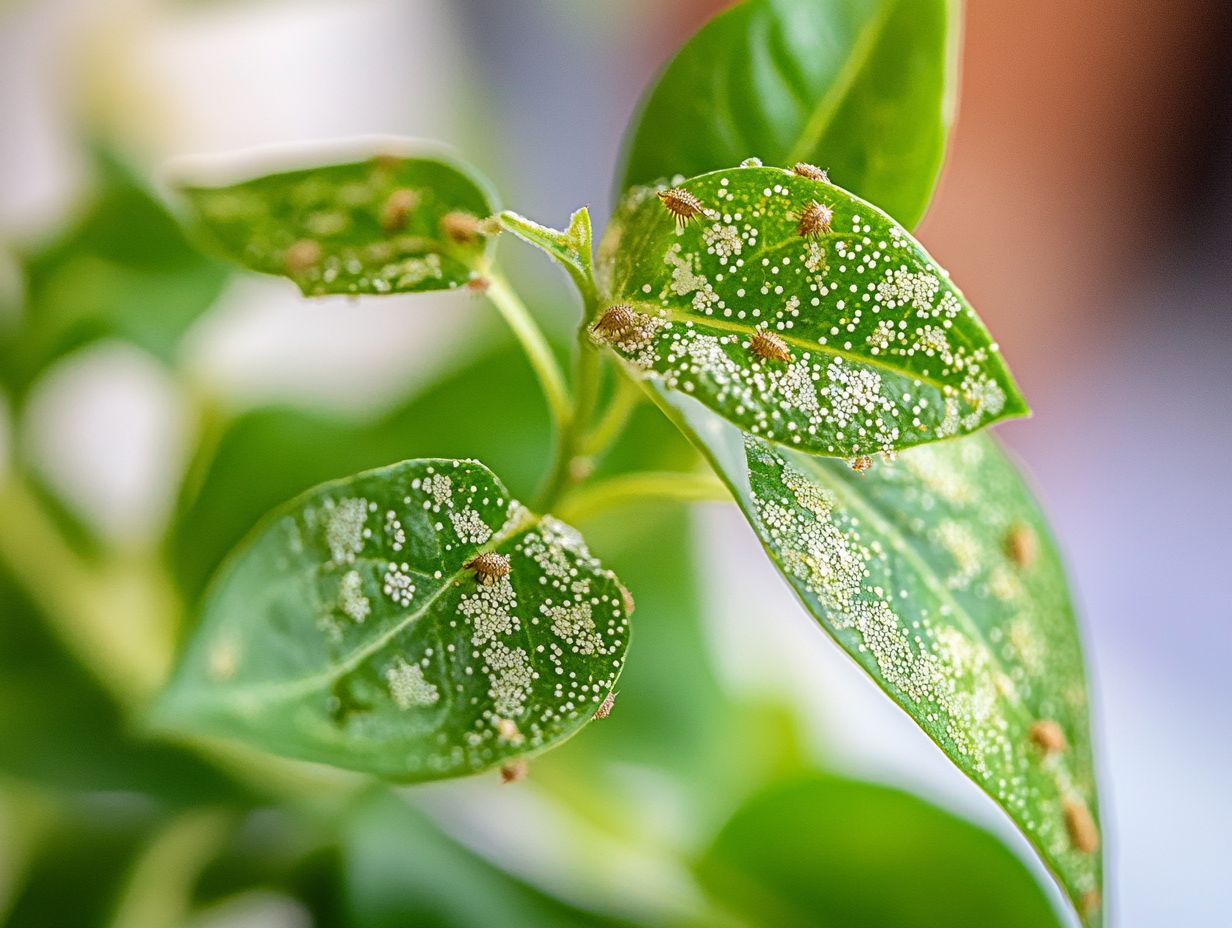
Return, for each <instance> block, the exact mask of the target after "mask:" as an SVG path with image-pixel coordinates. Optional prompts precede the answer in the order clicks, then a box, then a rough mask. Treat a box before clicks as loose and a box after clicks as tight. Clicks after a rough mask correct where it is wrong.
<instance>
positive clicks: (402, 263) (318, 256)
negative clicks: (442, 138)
mask: <svg viewBox="0 0 1232 928" xmlns="http://www.w3.org/2000/svg"><path fill="white" fill-rule="evenodd" d="M180 189H181V192H182V193H183V194H184V196H185V197H186V198H187V200H188V202H189V204H190V205H191V206H192V208H193V211H194V212H195V213H196V218H197V220H198V221H199V222H200V224H201V225H202V226H203V227H204V230H205V232H206V234H207V236H208V238H210V239H212V240H213V243H214V244H215V245H216V247H217V248H218V250H221V251H222V253H223V254H225V255H226V256H227V257H230V258H231V259H232V260H234V261H236V262H238V263H240V264H242V265H244V266H245V267H247V268H249V269H250V270H254V271H259V272H262V273H265V274H276V275H279V276H284V277H288V278H290V279H291V280H292V281H294V282H295V283H296V285H297V286H299V288H300V290H301V291H302V292H303V293H304V294H305V295H307V296H324V295H327V294H353V295H358V294H373V293H376V294H381V293H413V292H421V291H427V290H447V289H451V288H454V287H459V286H462V285H464V284H466V283H467V282H468V281H469V280H471V279H472V278H474V277H476V276H478V275H480V274H482V272H483V271H484V270H486V268H487V266H488V263H489V259H490V257H491V256H490V251H491V248H490V240H489V239H488V238H487V237H485V235H484V234H482V230H481V228H480V226H479V223H480V221H481V220H483V219H485V218H487V217H489V216H490V215H491V214H492V213H493V211H494V209H495V203H494V197H493V195H492V194H491V193H490V192H489V190H488V188H487V185H486V183H485V182H484V181H483V180H481V179H480V178H479V177H478V175H476V174H475V172H474V171H473V170H472V169H470V168H468V167H464V166H463V165H461V164H459V163H456V162H454V161H452V160H450V159H446V158H444V157H410V156H404V155H400V154H382V155H377V156H375V157H372V158H369V159H367V160H364V161H358V162H353V163H348V164H334V165H327V166H322V167H313V168H307V169H303V170H296V171H287V172H283V173H278V174H268V175H265V176H263V177H258V178H255V179H252V180H247V181H244V182H243V183H238V184H232V185H228V186H193V185H184V186H182V187H181V188H180Z"/></svg>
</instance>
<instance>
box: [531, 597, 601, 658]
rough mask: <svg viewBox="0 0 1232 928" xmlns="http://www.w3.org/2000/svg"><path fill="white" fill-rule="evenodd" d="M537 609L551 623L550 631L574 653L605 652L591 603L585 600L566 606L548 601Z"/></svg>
mask: <svg viewBox="0 0 1232 928" xmlns="http://www.w3.org/2000/svg"><path fill="white" fill-rule="evenodd" d="M539 611H540V612H541V613H542V614H543V615H544V616H546V617H547V618H548V620H549V621H550V622H551V623H552V633H553V634H555V635H556V636H557V637H558V638H561V639H562V640H564V641H565V643H566V644H568V645H569V647H570V649H572V651H573V652H574V653H575V654H588V655H589V654H607V653H608V650H607V648H606V647H605V646H604V644H603V636H602V635H600V634H599V631H598V629H597V628H596V627H595V620H594V616H593V615H592V613H591V605H590V603H589V602H587V601H585V600H581V601H578V602H575V603H571V604H570V605H567V606H554V605H551V604H550V602H547V603H544V604H543V605H541V606H540V607H539Z"/></svg>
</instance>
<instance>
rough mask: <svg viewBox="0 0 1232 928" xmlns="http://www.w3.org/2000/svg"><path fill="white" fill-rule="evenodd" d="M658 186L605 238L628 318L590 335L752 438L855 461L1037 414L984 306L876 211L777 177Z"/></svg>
mask: <svg viewBox="0 0 1232 928" xmlns="http://www.w3.org/2000/svg"><path fill="white" fill-rule="evenodd" d="M660 194H661V196H655V195H654V193H653V191H650V190H648V189H642V190H639V191H635V192H634V194H632V195H631V197H630V200H629V203H628V204H627V206H626V207H625V209H624V210H623V211H622V213H621V215H620V216H619V217H618V218H617V219H616V220H614V221H613V223H612V226H611V228H610V229H609V231H608V233H607V236H606V237H605V239H604V242H603V246H602V248H601V249H600V256H599V263H600V282H601V286H602V289H603V291H604V296H605V299H606V300H607V304H606V305H608V306H611V305H613V304H617V305H620V306H624V307H626V309H627V312H625V313H624V314H623V315H621V311H620V310H616V311H612V310H610V309H609V310H608V314H607V315H604V316H601V317H600V319H599V320H598V321H597V322H596V324H595V325H594V326H593V328H592V331H593V332H594V333H595V335H596V337H597V338H599V339H600V340H602V341H605V342H606V343H608V344H609V345H611V347H612V348H613V349H615V350H616V351H617V352H618V353H619V354H620V355H621V356H622V357H623V358H625V359H626V360H627V361H629V362H630V363H632V364H633V365H634V366H636V367H638V368H640V369H641V370H643V371H644V372H646V373H647V374H649V375H651V376H652V377H654V378H655V379H656V380H658V381H660V382H662V383H663V384H665V385H666V386H667V387H669V388H672V389H675V390H678V391H683V392H685V393H688V394H690V395H692V396H695V397H697V399H699V400H700V401H701V402H703V403H705V404H706V405H707V406H709V407H710V408H711V409H713V410H714V411H716V412H718V413H719V414H720V415H722V416H724V417H725V418H727V419H730V420H731V421H732V422H734V423H736V424H737V425H739V426H740V427H741V428H742V429H744V430H745V431H747V432H751V433H753V434H755V435H759V436H761V437H763V438H767V439H770V440H771V441H775V442H778V443H780V444H785V445H790V446H793V447H796V448H799V449H800V450H802V451H807V452H809V453H811V454H821V455H827V456H836V457H848V458H852V457H857V456H862V455H868V454H872V453H875V452H878V451H889V450H895V449H899V448H906V447H910V446H912V445H918V444H923V443H925V442H931V441H935V440H937V439H940V438H946V437H949V436H952V435H960V434H964V433H967V432H971V431H974V430H976V429H978V428H981V427H982V426H985V425H988V424H990V423H992V422H996V421H998V420H1000V419H1005V418H1009V417H1012V416H1020V415H1024V414H1026V412H1027V407H1026V404H1025V403H1024V401H1023V399H1022V396H1021V395H1020V394H1019V392H1018V388H1017V386H1016V385H1015V384H1014V381H1013V379H1012V377H1011V376H1010V373H1009V370H1008V369H1007V368H1006V366H1005V363H1004V361H1003V360H1002V359H1001V355H1000V353H999V351H998V350H997V346H996V344H995V343H994V342H993V341H992V338H991V336H990V335H989V334H988V330H987V329H985V328H984V325H983V323H981V322H980V320H979V318H978V317H977V316H976V314H975V312H974V310H972V308H971V307H970V305H968V303H967V302H966V300H964V299H963V297H962V295H961V294H960V293H959V292H958V290H957V289H955V288H954V286H953V285H952V284H951V283H950V281H949V278H948V276H947V274H946V272H945V271H944V270H942V269H941V268H940V267H938V266H937V264H936V263H935V262H934V261H933V260H932V259H931V258H930V257H929V256H928V254H927V253H925V251H924V249H923V248H922V247H921V246H920V244H919V243H918V242H916V241H915V239H913V238H911V236H910V235H908V234H907V233H906V232H905V231H904V230H903V229H902V227H901V226H899V225H898V224H896V223H895V222H894V221H893V220H892V219H890V218H889V217H888V216H886V215H885V214H884V213H882V212H880V211H879V210H877V209H876V208H874V207H872V206H870V205H869V204H867V203H865V202H863V201H861V200H859V199H857V198H856V197H853V196H852V195H851V194H849V193H847V192H846V191H845V190H842V189H841V188H839V187H835V186H833V185H832V184H829V183H825V182H823V181H819V180H814V179H812V178H809V177H802V176H799V175H796V174H794V173H792V172H790V171H785V170H782V169H778V168H762V167H741V168H735V169H732V170H727V171H717V172H715V173H713V174H706V175H704V176H702V177H696V178H693V179H692V180H689V181H686V182H684V183H683V184H681V185H679V187H678V188H675V189H674V190H673V191H660ZM663 197H666V199H663ZM672 209H674V210H675V211H676V215H673V212H672V211H671V210H672ZM685 213H692V214H693V215H692V217H691V218H686V219H681V220H680V221H679V223H678V221H677V218H676V216H677V215H680V214H685ZM802 231H803V232H805V233H807V234H803V235H802V234H801V232H802Z"/></svg>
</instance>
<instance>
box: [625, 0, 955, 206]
mask: <svg viewBox="0 0 1232 928" xmlns="http://www.w3.org/2000/svg"><path fill="white" fill-rule="evenodd" d="M959 15H960V14H959V8H958V3H957V2H955V0H831V2H825V3H818V2H816V0H745V2H743V3H739V4H737V5H736V6H734V7H732V8H731V9H730V10H728V11H726V12H724V13H722V14H720V15H718V16H716V17H715V18H714V19H713V20H711V21H710V22H709V23H707V24H706V25H705V26H704V27H702V29H701V30H699V31H698V33H697V35H695V36H694V37H693V38H692V39H690V40H689V42H688V43H687V44H686V45H685V47H684V48H683V49H681V51H680V52H679V54H677V55H676V57H675V58H674V59H673V60H672V61H671V63H670V64H669V65H668V66H667V68H666V69H665V70H664V72H663V74H662V75H661V76H660V78H659V80H658V83H657V84H656V85H655V87H654V89H653V90H651V91H650V93H649V94H648V95H647V97H646V98H645V100H644V101H643V103H642V107H641V112H640V115H639V116H638V117H636V118H635V120H634V123H633V126H634V127H635V128H633V129H632V130H631V132H630V135H629V137H628V139H627V140H626V143H625V145H626V147H625V155H624V167H623V168H622V169H621V171H620V175H619V185H618V189H617V191H616V193H617V195H618V196H619V194H621V193H623V192H624V191H625V190H627V189H629V188H630V187H634V186H638V185H642V184H652V183H655V182H656V181H665V180H669V179H670V178H672V177H675V176H680V177H696V176H698V175H700V174H705V173H706V172H708V171H715V170H719V169H721V168H730V167H733V166H735V165H737V164H740V163H741V162H742V161H744V160H745V159H746V158H760V159H761V160H762V161H763V162H765V163H766V164H768V165H775V166H778V167H787V168H790V167H791V166H792V165H794V164H795V163H796V162H798V161H803V162H808V163H812V164H815V165H818V166H820V167H822V168H824V169H828V170H829V171H830V173H831V176H832V177H833V178H834V181H835V183H837V184H839V185H841V186H843V187H845V188H846V189H848V190H851V191H852V192H853V193H855V194H856V195H857V196H860V197H862V198H864V199H866V200H868V201H869V202H870V203H873V204H875V205H876V206H878V207H880V208H881V209H883V210H885V211H886V212H887V213H889V214H890V215H891V216H893V217H894V218H895V219H897V220H898V221H899V222H900V223H902V224H903V225H904V226H906V227H907V228H908V229H910V228H912V227H913V226H914V225H915V224H916V223H917V222H919V220H920V218H921V217H922V216H923V215H924V210H925V208H926V207H927V205H928V201H929V199H930V198H931V196H932V191H933V186H934V184H935V183H936V181H937V175H938V174H939V173H940V170H941V160H942V157H943V155H944V153H945V142H946V137H947V135H948V133H949V127H950V123H951V122H952V120H953V115H954V99H953V96H954V93H955V92H956V87H957V81H956V80H955V79H954V77H955V74H956V71H957V35H958V28H957V25H956V21H957V18H958V16H959Z"/></svg>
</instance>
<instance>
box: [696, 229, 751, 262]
mask: <svg viewBox="0 0 1232 928" xmlns="http://www.w3.org/2000/svg"><path fill="white" fill-rule="evenodd" d="M702 240H703V241H705V243H706V248H707V249H708V250H709V251H710V253H711V254H714V255H718V256H719V257H720V258H723V259H726V258H731V257H733V256H736V255H739V254H740V253H741V252H742V251H743V250H744V239H743V238H741V236H740V230H739V229H738V228H736V227H735V226H732V225H724V224H723V223H721V222H716V223H714V224H713V225H710V226H707V227H706V229H705V231H704V232H702ZM724 263H726V262H724Z"/></svg>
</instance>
